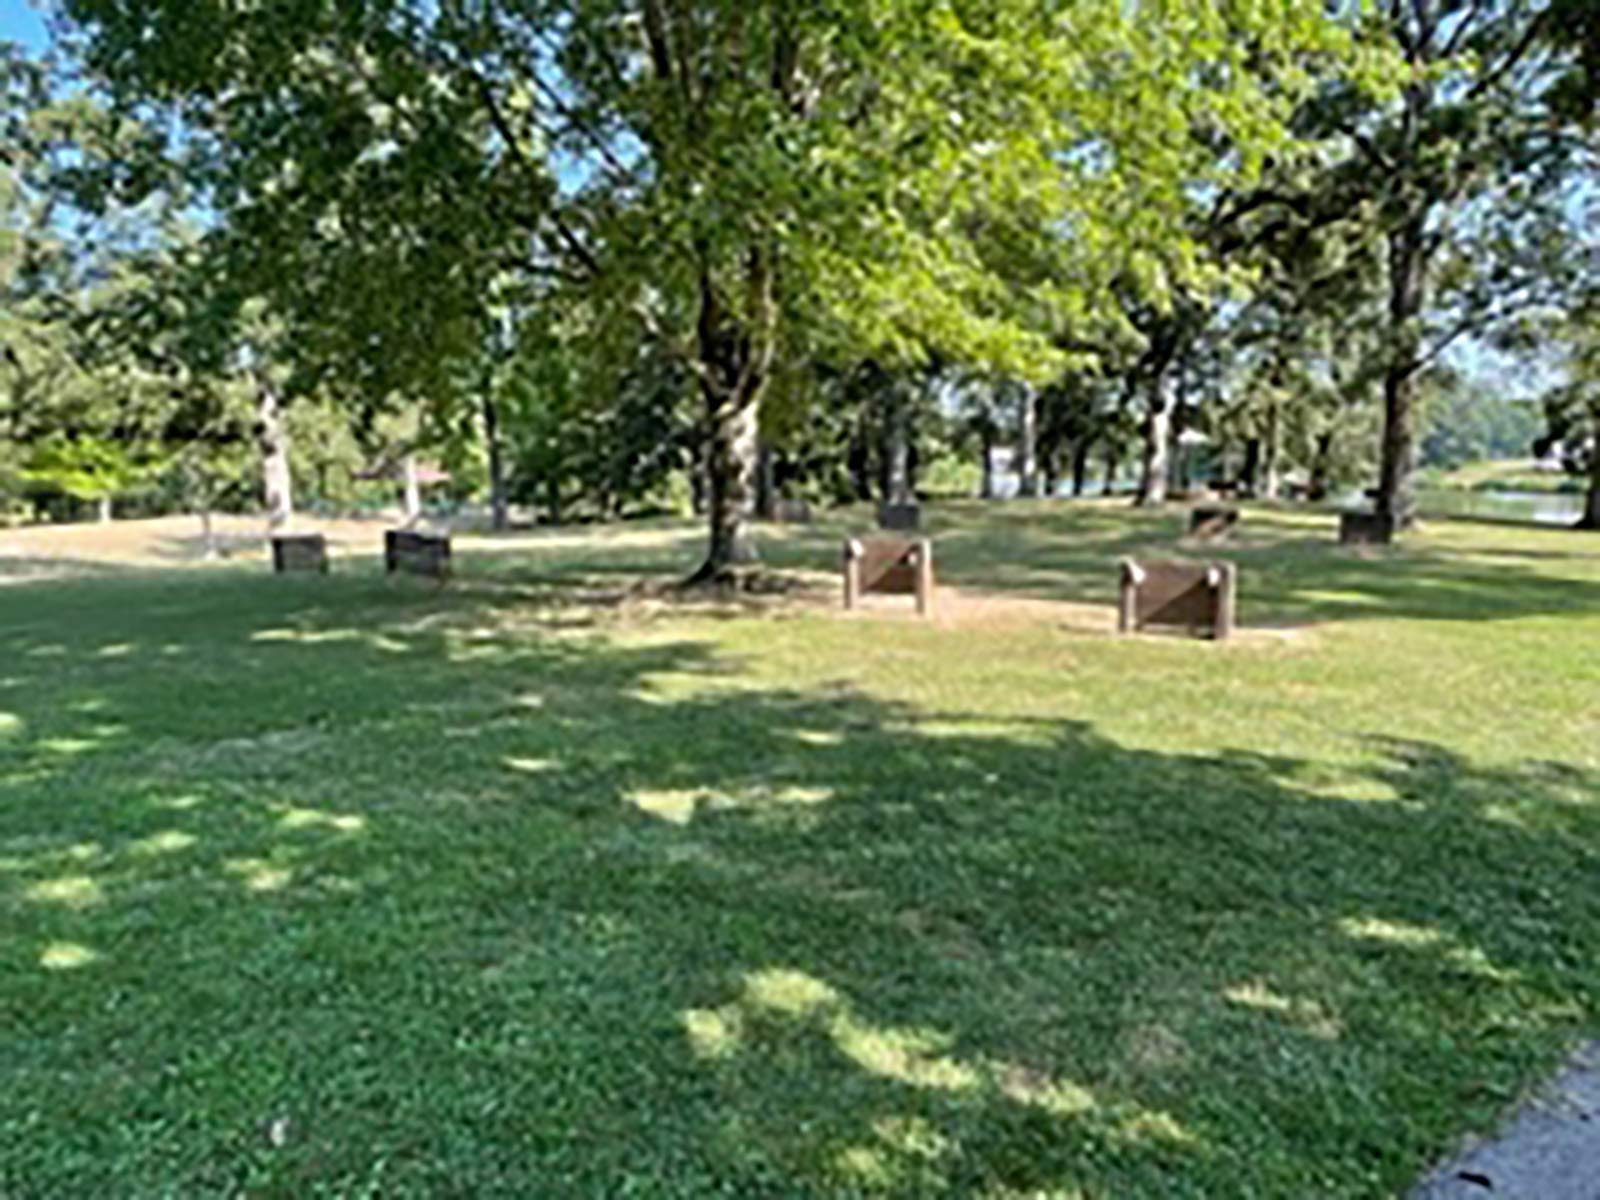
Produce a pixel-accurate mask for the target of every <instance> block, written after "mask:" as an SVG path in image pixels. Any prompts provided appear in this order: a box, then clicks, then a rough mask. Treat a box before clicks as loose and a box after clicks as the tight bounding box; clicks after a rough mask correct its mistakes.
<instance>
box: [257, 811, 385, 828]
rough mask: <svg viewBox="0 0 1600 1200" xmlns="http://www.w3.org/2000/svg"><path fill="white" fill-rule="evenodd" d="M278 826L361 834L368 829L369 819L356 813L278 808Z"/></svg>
mask: <svg viewBox="0 0 1600 1200" xmlns="http://www.w3.org/2000/svg"><path fill="white" fill-rule="evenodd" d="M276 811H277V812H278V813H279V816H278V825H279V827H280V828H282V829H332V830H335V831H336V832H339V833H360V832H362V831H363V830H365V829H366V827H367V819H366V818H365V817H363V816H359V815H357V814H355V813H330V812H321V811H319V810H317V809H314V808H284V807H278V808H276Z"/></svg>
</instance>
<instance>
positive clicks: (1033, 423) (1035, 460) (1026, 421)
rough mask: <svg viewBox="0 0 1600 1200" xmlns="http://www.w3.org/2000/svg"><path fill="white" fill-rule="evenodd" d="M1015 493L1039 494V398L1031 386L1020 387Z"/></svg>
mask: <svg viewBox="0 0 1600 1200" xmlns="http://www.w3.org/2000/svg"><path fill="white" fill-rule="evenodd" d="M1017 418H1018V419H1017V429H1018V436H1017V495H1019V496H1022V497H1024V498H1031V497H1033V496H1037V495H1038V494H1039V400H1038V397H1036V396H1035V395H1034V392H1033V389H1032V388H1031V387H1027V386H1024V387H1023V388H1022V399H1021V402H1020V404H1019V406H1018V413H1017Z"/></svg>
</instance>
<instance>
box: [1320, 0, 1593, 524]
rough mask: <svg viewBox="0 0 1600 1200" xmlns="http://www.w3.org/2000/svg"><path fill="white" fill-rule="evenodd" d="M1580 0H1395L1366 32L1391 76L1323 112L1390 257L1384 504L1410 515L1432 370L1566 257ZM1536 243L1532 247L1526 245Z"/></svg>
mask: <svg viewBox="0 0 1600 1200" xmlns="http://www.w3.org/2000/svg"><path fill="white" fill-rule="evenodd" d="M1581 8H1582V5H1581V4H1571V3H1568V0H1473V2H1472V3H1463V2H1461V0H1381V2H1380V3H1377V4H1375V5H1373V6H1372V7H1371V9H1370V11H1369V13H1368V16H1367V19H1366V20H1365V22H1364V24H1363V35H1364V37H1365V39H1366V40H1367V43H1368V44H1369V45H1370V46H1372V47H1374V48H1376V49H1377V50H1378V51H1379V52H1380V53H1382V54H1384V55H1386V56H1387V57H1388V58H1389V60H1390V61H1392V62H1394V63H1395V64H1396V66H1395V68H1394V73H1393V74H1392V75H1390V76H1389V77H1388V78H1387V79H1386V80H1382V81H1381V83H1382V85H1383V86H1378V87H1373V86H1372V85H1371V84H1372V81H1371V80H1370V79H1369V80H1368V81H1367V82H1366V83H1365V84H1361V83H1356V84H1348V83H1343V84H1340V85H1339V86H1338V87H1336V88H1334V89H1332V91H1331V92H1330V94H1329V97H1328V98H1327V99H1328V104H1327V106H1326V108H1325V109H1324V114H1325V115H1326V116H1327V117H1328V119H1329V120H1330V122H1331V127H1332V128H1333V129H1336V130H1337V131H1339V132H1340V133H1342V134H1343V135H1344V136H1345V137H1346V138H1347V139H1348V143H1349V145H1350V146H1351V151H1350V155H1351V156H1350V159H1349V160H1348V162H1347V164H1346V165H1345V167H1344V169H1343V172H1342V178H1343V182H1342V184H1341V186H1342V187H1345V188H1348V189H1349V193H1350V194H1351V195H1352V196H1353V197H1359V198H1360V201H1361V202H1362V203H1364V204H1365V205H1366V206H1367V208H1368V211H1369V212H1370V214H1371V217H1372V220H1373V222H1374V225H1375V231H1376V232H1377V234H1378V236H1379V237H1381V239H1382V241H1383V244H1384V250H1385V258H1386V265H1387V300H1386V305H1387V313H1386V316H1387V327H1388V328H1387V338H1386V345H1385V348H1384V355H1383V418H1384V419H1383V434H1382V444H1381V454H1380V464H1379V474H1378V487H1377V507H1378V510H1379V511H1380V512H1383V513H1386V514H1389V515H1391V516H1393V517H1394V518H1395V519H1396V520H1398V521H1400V522H1401V523H1404V522H1406V521H1408V520H1409V519H1410V517H1411V515H1412V513H1413V510H1414V507H1415V503H1414V497H1413V482H1412V478H1413V473H1414V469H1415V465H1416V449H1417V438H1418V434H1419V424H1418V422H1419V411H1418V405H1419V387H1420V381H1421V377H1422V375H1423V373H1424V372H1425V371H1426V370H1427V369H1428V368H1429V366H1430V365H1431V364H1433V363H1435V362H1437V361H1438V360H1439V358H1440V356H1441V355H1442V354H1443V353H1444V352H1445V350H1446V349H1447V348H1448V347H1449V346H1450V345H1451V344H1452V343H1454V342H1455V341H1456V340H1458V339H1459V338H1461V337H1464V336H1468V335H1470V334H1473V333H1477V332H1481V331H1483V330H1484V329H1486V328H1487V327H1489V326H1490V325H1492V324H1494V323H1495V322H1498V321H1502V320H1504V319H1506V318H1508V317H1509V316H1511V315H1512V314H1513V313H1514V312H1515V311H1516V310H1517V309H1518V308H1519V307H1523V306H1526V305H1528V304H1531V303H1535V302H1536V301H1537V300H1538V299H1539V296H1540V293H1541V292H1542V291H1543V290H1544V288H1545V286H1546V284H1547V281H1548V276H1549V275H1550V274H1551V273H1552V272H1558V271H1559V268H1560V265H1561V264H1560V260H1559V258H1552V257H1551V256H1550V255H1548V254H1541V253H1539V251H1540V250H1541V249H1548V248H1550V247H1551V246H1553V245H1554V244H1556V241H1555V239H1553V237H1552V235H1551V233H1550V230H1551V229H1552V228H1554V227H1556V226H1559V225H1560V224H1561V223H1562V221H1563V219H1564V216H1565V211H1564V206H1565V203H1566V194H1567V193H1566V190H1565V187H1564V182H1565V181H1566V180H1568V179H1569V178H1570V174H1569V168H1570V167H1571V166H1572V165H1573V164H1574V162H1575V161H1578V159H1579V156H1580V155H1581V152H1582V150H1583V139H1582V136H1581V129H1580V127H1579V126H1578V125H1577V124H1576V123H1575V122H1574V121H1573V120H1572V117H1573V116H1574V104H1573V98H1574V95H1575V91H1574V86H1573V81H1574V80H1575V79H1577V78H1578V75H1577V74H1576V72H1577V71H1578V67H1579V60H1580V55H1579V50H1578V48H1577V47H1576V46H1575V44H1574V43H1575V40H1576V38H1575V36H1574V35H1575V34H1576V33H1577V32H1578V28H1577V26H1580V25H1581V24H1582V18H1580V17H1579V16H1578V13H1579V11H1580V9H1581ZM1530 250H1531V251H1532V253H1531V254H1530V253H1528V251H1530Z"/></svg>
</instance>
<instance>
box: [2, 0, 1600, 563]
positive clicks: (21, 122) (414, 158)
mask: <svg viewBox="0 0 1600 1200" xmlns="http://www.w3.org/2000/svg"><path fill="white" fill-rule="evenodd" d="M52 18H53V20H52V24H53V31H54V35H55V36H54V41H53V49H52V51H51V52H50V53H49V54H46V55H40V56H35V57H33V58H29V57H27V56H25V55H24V54H23V53H22V52H21V51H20V50H19V49H17V48H10V49H9V50H7V51H6V52H5V53H4V55H3V57H0V71H3V74H4V82H5V95H6V98H7V104H6V107H5V110H4V117H3V121H4V127H3V128H0V136H3V138H4V141H3V143H0V145H3V147H4V157H3V160H0V290H3V292H4V308H3V310H0V423H3V424H4V432H5V438H4V440H3V441H0V506H3V511H4V512H9V513H19V514H20V513H23V512H27V513H33V514H37V513H40V512H45V513H52V512H53V513H56V514H59V515H65V513H66V511H67V508H66V507H65V506H74V507H75V506H80V505H81V506H88V507H96V508H100V509H101V510H102V511H108V509H109V506H110V505H111V504H112V503H113V502H116V503H119V504H120V505H121V506H122V508H123V511H145V512H156V511H172V510H178V509H182V510H186V511H195V512H201V513H207V512H210V511H212V510H215V509H228V508H245V507H265V508H266V509H267V511H268V512H269V514H270V515H271V518H272V521H273V523H274V524H275V525H281V524H283V523H285V522H287V521H288V520H289V519H290V516H291V514H292V512H293V509H294V506H295V504H296V503H297V498H298V502H299V503H301V504H305V503H306V502H307V501H308V500H309V501H311V502H314V503H317V504H324V505H335V506H345V507H348V506H355V505H359V504H361V503H371V502H376V501H379V500H387V499H390V498H392V497H393V496H394V495H395V494H396V493H397V492H403V494H404V495H405V497H406V503H407V507H408V508H409V509H411V510H412V511H413V513H415V512H416V511H417V509H418V508H419V506H420V503H421V495H422V489H423V487H424V485H425V484H427V483H429V482H430V481H432V482H433V486H434V487H435V489H436V491H437V492H438V493H440V494H442V495H444V496H447V497H449V498H451V499H455V500H465V499H476V498H481V499H486V500H487V502H488V505H489V507H490V510H491V511H492V513H493V514H494V518H495V521H496V524H500V525H503V524H504V523H505V522H506V521H507V520H508V514H509V511H510V508H511V506H513V505H521V506H528V507H530V508H532V509H533V510H535V511H536V512H538V513H539V514H541V516H542V517H543V518H544V519H548V520H551V521H562V520H573V519H588V518H599V519H609V518H613V517H617V516H620V515H623V514H626V513H634V512H640V511H654V510H680V509H689V508H692V509H693V510H694V511H697V512H700V513H702V514H704V516H705V519H706V522H707V533H708V537H707V553H706V559H705V563H704V565H703V567H702V569H701V571H700V572H699V577H700V578H703V579H708V580H721V579H725V578H727V577H729V576H730V575H736V574H737V573H739V572H740V571H741V570H742V569H743V568H744V567H745V566H746V565H747V564H749V563H751V562H753V561H754V559H755V548H754V545H753V543H752V540H751V534H750V528H749V523H750V521H751V520H752V518H753V517H755V516H756V515H758V514H762V513H770V511H771V509H772V506H773V504H774V503H775V501H776V499H777V498H778V497H780V496H792V497H805V498H808V499H812V500H824V501H833V500H837V501H848V500H854V499H866V498H870V497H879V498H888V499H903V498H905V497H906V496H908V495H909V494H910V493H912V492H913V491H916V490H918V489H921V490H924V491H926V490H938V489H941V488H947V489H951V490H976V491H979V492H981V493H983V494H992V493H993V492H994V490H995V488H996V486H997V479H998V475H999V465H998V464H999V459H1000V451H1002V450H1004V451H1005V452H1006V453H1007V455H1008V458H1007V460H1006V462H1007V465H1008V466H1009V468H1010V472H1011V473H1013V474H1014V475H1015V476H1016V478H1017V480H1018V482H1019V487H1020V490H1021V492H1022V493H1023V494H1024V495H1038V494H1049V495H1056V494H1061V493H1064V492H1071V493H1074V494H1077V493H1081V492H1084V491H1087V490H1092V489H1095V488H1096V487H1097V486H1103V485H1104V484H1106V483H1109V482H1115V481H1118V480H1127V481H1129V482H1130V485H1131V486H1130V490H1132V491H1133V492H1134V494H1135V497H1136V499H1137V500H1139V501H1140V502H1142V503H1161V502H1162V501H1163V500H1165V499H1166V497H1167V495H1168V493H1169V490H1171V489H1174V488H1177V489H1185V488H1188V487H1190V486H1192V485H1194V484H1195V483H1197V482H1200V481H1202V480H1222V479H1225V480H1228V481H1230V482H1232V483H1233V484H1234V485H1236V486H1237V487H1238V488H1239V489H1240V490H1241V491H1243V492H1246V493H1248V494H1253V495H1257V496H1261V497H1267V498H1276V497H1278V496H1280V495H1284V494H1286V492H1287V491H1288V490H1289V488H1290V487H1291V485H1292V487H1293V489H1294V490H1295V492H1296V493H1297V494H1303V495H1306V496H1308V497H1310V498H1320V497H1326V496H1329V495H1332V494H1334V493H1335V492H1336V491H1338V490H1342V489H1345V488H1348V487H1350V486H1353V485H1356V486H1359V485H1363V484H1375V487H1374V488H1373V495H1374V500H1375V503H1376V505H1377V507H1378V509H1379V510H1380V511H1382V512H1385V513H1389V514H1391V515H1393V516H1395V517H1396V518H1397V519H1400V520H1404V519H1406V518H1408V517H1409V515H1410V513H1411V512H1412V509H1413V505H1414V496H1413V480H1414V478H1415V474H1416V467H1417V465H1418V459H1419V455H1420V456H1422V457H1425V458H1426V459H1428V460H1429V461H1432V462H1438V463H1448V462H1451V461H1456V460H1462V459H1465V458H1470V457H1473V456H1477V455H1480V454H1498V453H1516V452H1526V451H1527V450H1528V449H1529V448H1530V447H1531V444H1532V443H1534V442H1535V441H1540V442H1541V443H1542V444H1541V449H1545V450H1548V451H1549V452H1550V453H1552V454H1557V455H1560V456H1562V457H1563V458H1564V459H1565V461H1566V462H1567V463H1568V464H1569V466H1570V468H1571V469H1572V470H1573V471H1574V472H1577V473H1581V474H1583V475H1584V476H1585V477H1586V478H1587V479H1588V480H1589V481H1590V497H1589V503H1588V514H1587V517H1586V520H1587V521H1588V522H1589V523H1591V524H1593V525H1595V526H1597V527H1600V399H1597V397H1600V390H1597V389H1600V355H1597V353H1596V349H1595V347H1596V345H1597V344H1600V298H1597V297H1600V286H1597V284H1596V282H1595V277H1594V275H1593V266H1594V257H1593V256H1594V251H1595V246H1594V244H1593V242H1592V233H1591V229H1590V227H1589V224H1588V223H1589V221H1590V218H1591V217H1592V215H1593V208H1594V204H1595V193H1594V187H1595V178H1596V177H1595V173H1594V156H1593V155H1594V150H1595V136H1594V135H1595V130H1594V126H1593V117H1594V113H1595V97H1596V93H1597V84H1600V28H1597V26H1600V19H1597V16H1596V14H1595V12H1594V11H1593V9H1592V7H1591V6H1590V5H1589V4H1588V3H1586V2H1585V0H1403V2H1402V0H1374V2H1372V3H1368V4H1349V5H1339V4H1335V5H1329V4H1325V3H1324V2H1323V0H1279V2H1275V3H1271V4H1261V3H1257V2H1254V0H1140V3H1138V4H1132V5H1130V4H1127V3H1125V2H1124V0H1047V2H1044V3H1040V2H1039V0H840V2H838V3H831V2H826V0H824V2H820V3H816V4H808V5H794V4H791V3H786V2H784V0H673V2H668V0H576V2H575V0H282V2H281V3H275V4H270V5H256V6H239V5H236V4H233V3H230V2H228V0H59V3H58V4H57V5H56V7H55V8H54V10H53V12H52ZM1464 347H1475V348H1477V352H1478V353H1483V352H1484V351H1485V349H1486V348H1493V349H1494V350H1496V351H1497V352H1499V353H1501V354H1503V355H1509V356H1512V361H1516V362H1526V363H1529V364H1534V365H1535V366H1537V368H1538V371H1537V372H1534V371H1532V369H1531V368H1530V375H1531V376H1537V377H1539V378H1543V377H1548V378H1549V379H1550V380H1551V383H1550V384H1549V386H1548V387H1543V386H1541V388H1540V389H1539V390H1538V391H1535V390H1534V389H1533V388H1532V387H1529V388H1528V389H1527V390H1526V391H1525V392H1524V394H1523V395H1522V397H1521V399H1523V400H1524V401H1525V402H1526V403H1525V404H1524V405H1523V407H1522V408H1520V409H1519V408H1516V407H1512V406H1509V405H1508V404H1507V403H1506V398H1505V397H1503V396H1499V395H1495V394H1492V393H1488V392H1486V391H1485V389H1484V386H1483V383H1482V381H1481V379H1476V378H1474V377H1473V376H1472V374H1471V372H1464V371H1463V370H1462V368H1461V358H1462V349H1463V348H1464ZM1535 409H1537V412H1536V411H1535Z"/></svg>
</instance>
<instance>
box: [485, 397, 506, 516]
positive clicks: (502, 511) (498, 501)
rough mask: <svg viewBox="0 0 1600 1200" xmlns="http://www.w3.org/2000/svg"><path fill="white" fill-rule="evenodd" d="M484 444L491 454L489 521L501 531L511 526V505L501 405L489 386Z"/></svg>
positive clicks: (486, 401) (486, 398) (486, 399)
mask: <svg viewBox="0 0 1600 1200" xmlns="http://www.w3.org/2000/svg"><path fill="white" fill-rule="evenodd" d="M483 444H484V448H485V449H486V450H487V451H488V455H489V523H490V525H491V526H492V527H493V528H494V529H495V531H496V532H500V531H502V530H505V529H509V528H510V527H511V507H510V505H509V504H508V503H507V500H506V464H505V453H504V450H503V448H502V447H501V445H500V405H499V404H498V403H497V402H496V401H495V398H494V394H493V392H492V391H491V390H490V389H489V388H488V387H485V388H484V391H483Z"/></svg>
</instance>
